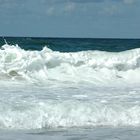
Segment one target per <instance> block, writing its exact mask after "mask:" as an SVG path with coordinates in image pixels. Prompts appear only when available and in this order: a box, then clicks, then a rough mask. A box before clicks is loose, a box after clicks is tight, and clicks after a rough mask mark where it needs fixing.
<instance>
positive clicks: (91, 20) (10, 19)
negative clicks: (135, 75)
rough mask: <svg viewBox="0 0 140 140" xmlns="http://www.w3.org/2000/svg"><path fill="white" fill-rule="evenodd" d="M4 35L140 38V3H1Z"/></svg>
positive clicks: (134, 0)
mask: <svg viewBox="0 0 140 140" xmlns="http://www.w3.org/2000/svg"><path fill="white" fill-rule="evenodd" d="M0 35H1V36H40V37H93V38H104V37H105V38H108V37H110V38H140V0H0Z"/></svg>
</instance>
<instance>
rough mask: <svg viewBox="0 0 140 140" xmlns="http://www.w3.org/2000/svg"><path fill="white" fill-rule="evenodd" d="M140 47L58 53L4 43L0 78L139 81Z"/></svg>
mask: <svg viewBox="0 0 140 140" xmlns="http://www.w3.org/2000/svg"><path fill="white" fill-rule="evenodd" d="M139 72H140V49H133V50H128V51H124V52H119V53H111V52H104V51H80V52H73V53H72V52H69V53H62V52H59V51H52V50H51V49H49V48H47V47H44V48H43V49H42V50H41V51H29V50H28V51H26V50H24V49H21V48H20V47H19V46H18V45H8V44H5V45H3V46H2V47H1V49H0V79H11V80H28V81H31V82H38V81H40V82H42V83H44V82H46V81H48V80H56V81H72V82H81V81H86V82H87V81H88V82H91V83H94V84H106V83H107V84H108V83H110V82H111V83H112V82H114V81H115V82H116V83H119V82H121V81H122V82H127V83H140V75H139V74H138V73H139ZM132 79H133V80H132Z"/></svg>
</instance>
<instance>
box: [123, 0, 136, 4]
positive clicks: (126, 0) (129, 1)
mask: <svg viewBox="0 0 140 140" xmlns="http://www.w3.org/2000/svg"><path fill="white" fill-rule="evenodd" d="M123 2H124V3H126V4H133V3H135V2H136V0H123Z"/></svg>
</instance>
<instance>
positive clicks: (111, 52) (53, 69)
mask: <svg viewBox="0 0 140 140" xmlns="http://www.w3.org/2000/svg"><path fill="white" fill-rule="evenodd" d="M0 139H2V140H46V139H48V140H139V139H140V39H92V38H31V37H0Z"/></svg>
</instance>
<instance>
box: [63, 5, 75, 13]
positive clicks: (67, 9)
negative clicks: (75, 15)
mask: <svg viewBox="0 0 140 140" xmlns="http://www.w3.org/2000/svg"><path fill="white" fill-rule="evenodd" d="M75 7H76V5H75V3H68V4H66V6H65V7H64V11H66V12H72V11H73V10H74V9H75Z"/></svg>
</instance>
